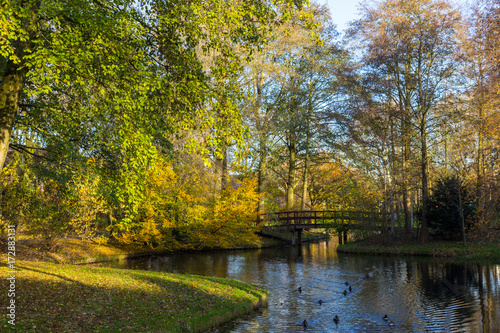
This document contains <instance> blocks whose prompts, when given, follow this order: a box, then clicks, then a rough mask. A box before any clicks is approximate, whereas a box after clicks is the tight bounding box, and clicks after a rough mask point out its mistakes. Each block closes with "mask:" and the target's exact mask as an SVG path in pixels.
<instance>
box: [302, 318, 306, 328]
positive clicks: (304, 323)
mask: <svg viewBox="0 0 500 333" xmlns="http://www.w3.org/2000/svg"><path fill="white" fill-rule="evenodd" d="M302 326H304V327H307V320H305V319H304V321H303V322H302Z"/></svg>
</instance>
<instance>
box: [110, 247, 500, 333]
mask: <svg viewBox="0 0 500 333" xmlns="http://www.w3.org/2000/svg"><path fill="white" fill-rule="evenodd" d="M335 247H336V244H333V243H328V242H323V243H320V244H308V245H303V246H299V247H286V248H272V249H261V250H251V251H234V252H232V251H225V252H208V253H196V254H192V253H191V254H177V255H173V256H164V257H159V256H153V257H149V258H144V259H135V260H124V261H120V262H115V263H108V264H106V265H110V266H114V267H123V268H134V269H147V270H154V271H165V272H173V273H189V274H198V275H208V276H219V277H228V278H232V279H238V280H242V281H246V282H251V283H256V284H261V285H264V286H265V287H266V288H267V290H268V291H269V306H268V307H267V308H266V309H263V310H262V311H261V312H260V313H258V314H255V315H252V316H249V317H246V318H243V319H239V320H236V321H234V322H233V323H231V324H229V325H228V326H226V327H224V328H220V329H218V330H215V331H217V332H304V331H307V332H500V265H483V264H475V263H470V264H457V263H453V262H450V261H436V260H431V259H402V258H393V257H379V256H355V255H343V254H342V255H337V252H336V250H335ZM367 273H370V276H371V277H370V278H366V275H367ZM345 282H348V283H349V286H351V288H352V291H349V289H348V288H349V287H348V286H346V284H345ZM299 287H302V292H300V293H299V291H298V288H299ZM344 290H346V294H345V295H344ZM319 300H322V301H323V302H322V304H319V303H318V301H319ZM386 314H387V315H388V317H389V319H388V320H387V321H386V320H384V319H383V317H384V315H386ZM335 315H337V316H338V318H339V322H338V324H336V323H335V322H334V321H333V318H334V316H335ZM304 320H307V323H308V325H307V328H304V326H303V321H304ZM389 321H393V322H394V323H395V326H394V327H391V326H389ZM215 331H214V332H215Z"/></svg>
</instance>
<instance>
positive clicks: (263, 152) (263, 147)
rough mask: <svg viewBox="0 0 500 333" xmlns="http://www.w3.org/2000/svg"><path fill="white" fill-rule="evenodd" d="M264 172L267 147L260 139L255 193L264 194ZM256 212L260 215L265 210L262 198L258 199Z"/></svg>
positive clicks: (262, 138) (264, 141)
mask: <svg viewBox="0 0 500 333" xmlns="http://www.w3.org/2000/svg"><path fill="white" fill-rule="evenodd" d="M266 170H267V145H266V140H265V138H264V137H263V135H262V137H261V138H260V140H259V170H258V177H257V181H258V184H257V191H258V193H264V192H265V189H266ZM257 210H258V211H257V212H258V213H261V212H263V211H264V210H265V208H264V196H261V197H260V198H259V205H258V207H257Z"/></svg>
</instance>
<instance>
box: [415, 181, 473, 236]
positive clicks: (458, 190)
mask: <svg viewBox="0 0 500 333" xmlns="http://www.w3.org/2000/svg"><path fill="white" fill-rule="evenodd" d="M473 199H474V198H473V197H472V196H471V195H470V191H469V189H468V188H467V186H466V185H465V184H464V183H463V181H462V180H461V179H460V178H459V177H458V176H446V177H442V178H440V179H438V181H437V183H436V185H435V187H434V189H433V191H432V194H431V195H430V197H429V212H428V219H429V227H430V228H431V229H432V230H433V231H434V234H435V237H436V238H438V239H460V237H461V232H460V230H461V229H462V228H461V223H462V217H463V220H464V222H465V228H466V229H467V230H470V229H471V227H472V225H473V220H474V216H475V206H474V201H473ZM415 214H416V216H417V218H421V214H422V208H421V207H419V208H418V209H417V210H416V213H415ZM462 215H463V216H462Z"/></svg>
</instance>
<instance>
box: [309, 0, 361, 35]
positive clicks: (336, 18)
mask: <svg viewBox="0 0 500 333" xmlns="http://www.w3.org/2000/svg"><path fill="white" fill-rule="evenodd" d="M318 2H319V3H321V4H325V3H326V4H328V6H329V7H330V13H331V14H332V20H333V22H334V23H335V24H336V25H337V30H338V31H339V32H342V31H343V30H344V29H345V28H347V23H348V22H349V21H352V20H354V19H356V18H357V15H356V14H357V6H358V2H360V1H356V0H319V1H318Z"/></svg>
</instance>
